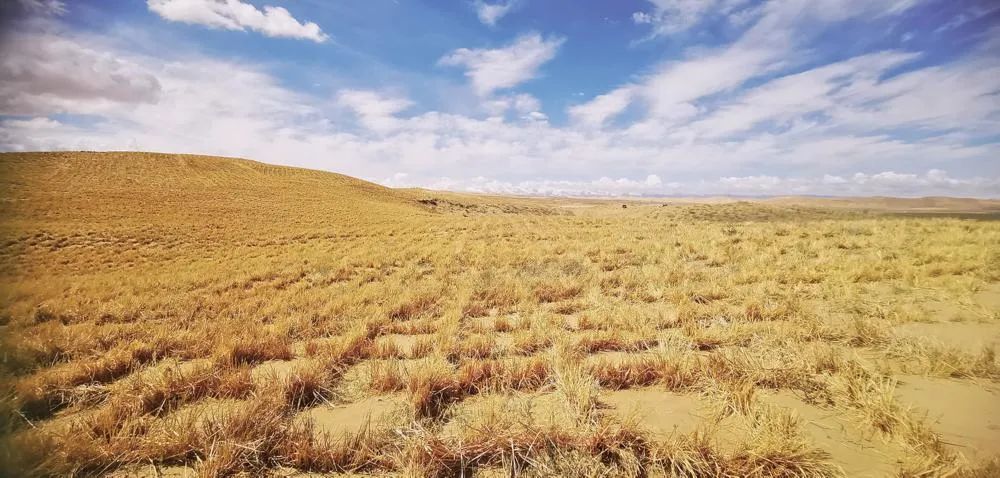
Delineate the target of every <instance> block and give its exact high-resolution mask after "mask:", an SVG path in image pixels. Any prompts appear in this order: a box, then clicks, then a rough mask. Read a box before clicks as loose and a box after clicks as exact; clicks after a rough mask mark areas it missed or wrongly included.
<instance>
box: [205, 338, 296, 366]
mask: <svg viewBox="0 0 1000 478" xmlns="http://www.w3.org/2000/svg"><path fill="white" fill-rule="evenodd" d="M291 345H292V344H291V341H290V340H289V339H288V337H284V336H279V335H263V336H246V335H242V336H238V337H235V338H232V339H230V341H229V342H228V343H226V344H225V345H223V346H222V347H221V348H220V349H219V351H218V352H217V354H216V358H215V360H216V363H217V364H219V366H221V367H235V366H240V365H253V364H257V363H261V362H265V361H268V360H290V359H291V358H292V347H291Z"/></svg>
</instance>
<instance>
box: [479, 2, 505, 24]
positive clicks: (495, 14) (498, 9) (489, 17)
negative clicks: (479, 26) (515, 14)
mask: <svg viewBox="0 0 1000 478" xmlns="http://www.w3.org/2000/svg"><path fill="white" fill-rule="evenodd" d="M473 6H475V7H476V15H477V16H478V17H479V21H480V22H483V24H484V25H489V26H491V27H492V26H494V25H496V24H497V22H498V21H500V19H501V18H503V17H505V16H506V15H507V14H508V13H510V11H511V9H512V8H514V0H508V1H506V2H502V1H501V2H497V3H487V2H484V1H482V0H476V2H475V3H474V4H473Z"/></svg>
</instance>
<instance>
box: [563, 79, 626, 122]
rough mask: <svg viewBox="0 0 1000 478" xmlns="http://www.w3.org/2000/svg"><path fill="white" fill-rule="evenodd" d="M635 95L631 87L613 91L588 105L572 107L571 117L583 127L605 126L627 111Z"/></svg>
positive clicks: (570, 110)
mask: <svg viewBox="0 0 1000 478" xmlns="http://www.w3.org/2000/svg"><path fill="white" fill-rule="evenodd" d="M633 94H634V93H633V90H632V88H631V87H622V88H618V89H615V90H612V91H611V92H609V93H606V94H603V95H600V96H598V97H596V98H594V99H593V100H590V101H589V102H587V103H583V104H579V105H575V106H572V107H570V109H569V116H570V118H572V119H573V121H574V122H576V123H577V124H580V125H583V126H587V127H600V126H603V125H604V123H605V122H607V121H608V120H610V119H611V118H614V117H615V116H617V115H618V114H620V113H621V112H622V111H625V108H627V107H628V105H629V102H630V101H631V100H632V95H633Z"/></svg>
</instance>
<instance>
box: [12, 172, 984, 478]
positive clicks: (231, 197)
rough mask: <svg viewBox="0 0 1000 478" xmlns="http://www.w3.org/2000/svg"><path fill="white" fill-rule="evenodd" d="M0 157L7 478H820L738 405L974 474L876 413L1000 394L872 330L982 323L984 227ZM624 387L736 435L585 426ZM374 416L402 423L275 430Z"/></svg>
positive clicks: (596, 420)
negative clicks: (397, 413) (909, 391)
mask: <svg viewBox="0 0 1000 478" xmlns="http://www.w3.org/2000/svg"><path fill="white" fill-rule="evenodd" d="M0 163H2V164H0V165H2V168H0V187H3V189H4V191H5V194H4V200H3V201H0V234H2V237H0V238H2V241H0V275H2V278H3V280H2V288H0V324H2V325H0V327H2V330H3V334H2V336H0V341H2V343H0V347H2V350H3V351H4V354H3V361H2V362H0V363H2V367H3V370H2V372H3V376H2V384H3V385H4V390H7V391H9V392H8V393H6V394H5V395H3V396H0V415H2V418H3V425H2V429H0V450H2V453H0V469H2V470H4V472H5V473H7V474H11V472H7V471H6V470H17V471H16V472H14V474H15V475H20V476H31V475H39V476H62V475H79V476H90V475H103V474H108V473H112V472H114V471H115V470H119V469H130V468H129V467H134V466H136V465H145V464H149V463H153V464H157V465H164V466H166V465H184V466H189V467H193V468H194V469H195V470H196V472H197V473H198V474H199V476H206V477H207V476H232V475H239V474H244V475H252V476H258V475H263V474H267V473H272V472H275V471H276V470H278V469H279V468H282V467H286V468H294V469H297V470H299V471H302V472H318V473H330V472H364V473H373V474H379V473H404V474H409V475H411V476H458V475H460V474H462V473H466V474H469V473H480V472H483V471H485V470H499V472H501V473H504V474H506V475H508V476H637V477H638V476H656V475H657V474H665V475H668V476H719V477H734V476H760V477H764V476H837V475H839V472H838V469H837V468H836V466H835V465H834V464H832V463H831V457H830V456H829V455H827V454H826V453H825V452H824V450H823V449H821V448H817V446H815V444H814V443H812V442H811V441H810V440H809V439H808V437H807V436H806V434H804V433H803V431H802V428H803V426H802V424H800V423H799V422H800V420H798V419H797V418H796V417H795V415H794V413H789V411H788V410H779V409H772V408H771V407H770V406H768V405H767V404H766V403H765V400H763V399H762V398H761V397H763V396H766V395H767V394H769V393H773V392H774V391H779V390H784V391H790V392H793V393H795V394H796V395H797V396H799V397H801V398H802V399H803V400H805V401H806V402H808V403H810V404H813V405H815V406H818V407H825V408H826V409H828V410H836V411H838V413H840V412H842V413H844V417H848V418H845V420H849V421H851V422H853V423H852V424H851V425H852V426H854V425H856V426H859V427H861V428H863V429H864V430H867V431H869V432H870V433H873V434H875V435H876V436H877V437H879V439H880V440H883V441H884V442H886V443H891V444H894V445H893V446H899V447H902V448H903V449H905V450H906V451H907V455H906V456H907V458H906V460H904V462H903V463H901V464H900V465H899V466H898V467H897V468H898V469H897V470H896V472H897V473H898V474H899V475H900V476H947V475H948V474H950V473H960V474H959V475H957V476H992V475H991V473H992V471H993V470H995V469H996V464H995V463H993V464H992V465H991V464H989V463H987V464H982V465H977V466H966V464H965V462H964V461H963V460H962V457H961V456H960V453H959V452H957V451H956V449H955V448H954V447H951V446H950V445H949V443H948V442H947V441H946V440H945V439H944V438H942V436H941V435H940V434H938V432H937V431H936V430H935V428H934V424H933V423H928V422H927V421H925V420H924V419H923V418H922V415H921V414H920V412H919V411H917V410H912V409H910V408H909V407H908V406H907V405H906V404H905V403H902V402H901V401H899V400H898V398H897V395H898V394H897V393H896V387H897V384H898V382H899V380H900V377H901V376H902V374H920V375H925V376H931V377H941V378H949V379H955V380H966V381H970V382H971V381H977V382H976V383H981V384H984V386H993V385H995V383H996V381H997V380H1000V363H998V361H997V359H996V356H995V353H994V351H993V349H992V348H990V347H986V348H982V347H979V346H976V347H962V346H956V345H953V344H944V343H940V342H936V341H931V340H923V339H913V338H905V337H902V336H900V335H898V334H897V333H896V330H897V328H898V327H900V326H902V325H905V324H909V323H911V322H923V323H932V324H933V323H939V324H942V326H945V327H948V326H950V325H949V324H950V323H949V322H944V321H946V320H951V319H953V318H955V317H954V316H955V315H961V317H960V318H961V319H962V320H964V321H965V323H970V324H979V325H978V326H983V327H986V326H992V325H996V324H997V321H998V320H1000V314H998V313H997V310H998V307H1000V306H998V305H997V304H996V303H994V302H983V301H982V300H981V299H980V297H981V296H982V294H984V293H986V294H987V295H988V294H989V293H991V292H990V291H995V290H997V283H998V282H1000V272H998V271H1000V249H998V247H997V244H1000V225H998V223H997V222H995V221H973V220H962V219H956V218H949V217H945V216H942V217H934V218H927V217H907V216H888V215H878V214H872V213H864V212H860V211H853V210H850V209H847V208H838V209H832V208H831V209H823V208H807V207H800V206H790V205H782V204H780V203H777V202H775V203H770V204H768V203H762V202H756V203H749V202H746V203H744V202H736V203H724V202H723V203H717V204H694V203H683V204H682V203H674V204H670V205H667V206H662V205H661V204H658V203H652V202H635V203H631V204H630V207H628V208H627V209H622V208H621V207H620V204H619V203H614V202H604V201H585V200H569V199H551V200H542V199H526V198H492V197H485V196H463V195H457V194H448V193H430V192H427V191H399V190H389V189H386V188H382V187H379V186H376V185H373V184H369V183H365V182H363V181H359V180H355V179H352V178H348V177H344V176H339V175H333V174H327V173H319V172H314V171H305V170H296V169H290V168H279V167H272V166H267V165H263V164H258V163H253V162H246V161H236V160H225V159H218V158H205V157H192V156H169V155H152V154H144V153H116V154H108V155H94V154H83V153H65V154H48V155H31V154H7V155H2V156H0ZM563 206H573V207H563ZM941 304H944V305H943V306H942V305H941ZM941 307H945V308H947V310H948V311H950V312H949V314H950V315H949V316H948V317H944V315H943V313H941V312H938V310H939V309H940V308H941ZM956 324H960V323H956ZM991 324H992V325H991ZM955 326H956V327H958V326H959V325H955ZM258 367H271V368H272V369H273V370H275V372H274V373H273V374H260V373H259V372H260V369H258ZM625 389H642V390H652V391H662V392H666V391H670V392H673V393H675V394H681V395H691V396H694V395H697V396H698V397H702V398H703V399H705V400H709V401H711V402H712V403H714V404H716V405H718V406H719V411H720V412H721V413H719V414H717V415H718V416H715V417H712V418H711V419H706V421H707V422H711V421H712V420H739V421H742V422H743V423H745V424H746V427H745V428H746V431H747V432H746V436H742V437H740V438H739V439H738V440H737V443H735V444H729V445H725V446H724V445H723V444H722V442H723V441H724V440H722V439H723V438H725V433H723V432H720V431H718V430H717V429H715V428H713V427H712V426H711V425H712V423H705V424H704V425H705V426H700V427H698V428H697V429H696V430H695V431H693V432H690V433H688V432H685V433H677V434H674V435H670V436H653V435H650V434H649V433H648V432H647V431H646V428H645V427H643V426H642V424H641V423H635V422H634V421H630V420H629V419H625V418H623V417H621V416H619V415H616V413H615V410H613V409H608V408H606V407H604V406H603V405H602V401H601V400H600V397H601V396H602V394H605V393H612V392H613V391H617V390H625ZM632 392H635V390H632V391H630V392H616V393H632ZM526 396H527V397H535V398H537V397H544V400H550V401H552V403H554V405H552V407H554V408H553V409H554V410H556V412H553V416H556V417H558V420H556V421H555V422H553V421H551V420H548V421H546V420H543V419H541V418H540V416H539V415H538V413H537V410H535V411H534V412H533V411H532V408H531V406H528V405H523V403H522V402H524V401H525V400H527V402H525V403H533V402H531V401H530V400H529V399H524V398H523V397H526ZM380 397H381V398H385V397H392V398H391V399H392V400H401V401H403V402H405V404H406V405H407V410H408V412H407V413H405V415H406V416H405V417H402V418H401V419H399V421H398V422H397V421H393V422H391V423H390V422H385V421H383V422H378V421H373V422H371V423H367V424H366V425H365V426H363V427H362V428H360V429H333V430H331V429H329V425H328V424H323V423H319V422H315V423H314V422H312V421H309V420H303V419H302V418H301V416H302V415H303V414H306V413H307V412H310V411H315V409H314V407H319V406H329V405H337V406H341V405H350V404H352V403H359V402H358V401H359V400H362V399H365V400H368V399H372V400H374V399H377V398H380ZM519 397H520V398H519ZM387 399H388V398H387ZM540 400H541V399H540ZM544 400H542V401H543V402H544ZM545 403H548V402H545ZM522 405H523V406H522ZM991 467H992V468H991Z"/></svg>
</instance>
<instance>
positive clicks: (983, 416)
mask: <svg viewBox="0 0 1000 478" xmlns="http://www.w3.org/2000/svg"><path fill="white" fill-rule="evenodd" d="M896 397H897V399H898V400H899V401H900V403H902V404H904V405H906V406H912V407H913V409H914V411H915V412H917V413H922V414H925V415H926V418H927V420H928V424H929V425H930V426H931V427H932V428H933V429H934V430H935V431H937V432H938V433H940V434H941V435H942V437H943V438H944V441H945V442H947V443H948V444H949V446H951V447H952V448H954V450H955V451H957V452H959V453H961V454H963V455H965V457H966V458H968V459H969V460H970V461H971V462H973V463H977V462H982V461H984V460H987V459H990V458H993V457H995V456H997V455H998V454H1000V387H998V386H997V385H995V384H992V383H987V382H979V383H977V382H970V381H959V380H948V379H940V378H929V377H919V376H906V377H904V378H903V379H902V381H901V382H900V383H899V386H898V387H897V388H896Z"/></svg>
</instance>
